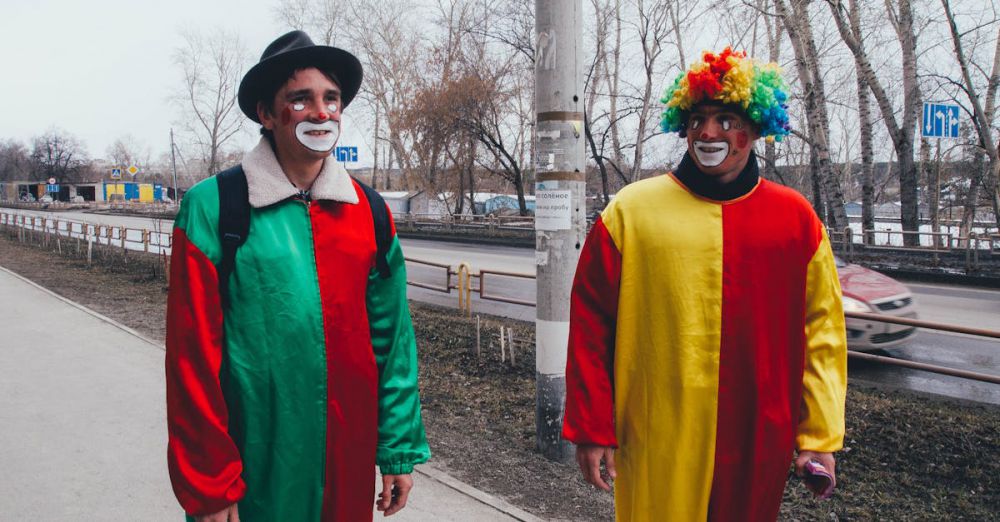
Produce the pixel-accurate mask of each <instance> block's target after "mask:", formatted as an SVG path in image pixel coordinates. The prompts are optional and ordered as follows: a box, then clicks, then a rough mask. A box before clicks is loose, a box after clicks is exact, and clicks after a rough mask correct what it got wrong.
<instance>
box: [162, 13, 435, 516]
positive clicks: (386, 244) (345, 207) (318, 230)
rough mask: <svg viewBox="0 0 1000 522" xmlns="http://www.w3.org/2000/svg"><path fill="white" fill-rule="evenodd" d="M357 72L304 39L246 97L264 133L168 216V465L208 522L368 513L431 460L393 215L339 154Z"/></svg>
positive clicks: (346, 58)
mask: <svg viewBox="0 0 1000 522" xmlns="http://www.w3.org/2000/svg"><path fill="white" fill-rule="evenodd" d="M362 77H363V73H362V67H361V62H360V61H359V60H358V59H357V58H356V57H354V55H352V54H351V53H349V52H347V51H345V50H343V49H338V48H336V47H329V46H321V45H315V44H314V43H313V42H312V40H310V39H309V37H308V36H307V35H306V34H305V33H303V32H301V31H293V32H290V33H288V34H285V35H283V36H281V37H279V38H278V39H277V40H275V41H274V42H273V43H271V45H269V46H268V47H267V49H265V51H264V54H263V55H262V56H261V59H260V62H259V63H257V64H256V65H255V66H254V67H252V68H251V69H250V70H249V71H247V73H246V75H245V76H244V77H243V80H242V82H241V83H240V87H239V94H238V100H239V106H240V109H241V110H242V111H243V113H244V114H246V115H247V117H248V118H250V119H251V120H253V121H255V122H257V123H260V125H261V134H262V137H261V139H260V142H259V143H258V144H257V146H256V147H254V148H253V149H252V150H250V151H248V152H247V153H246V154H245V155H244V157H243V162H242V164H241V165H237V166H236V167H233V168H232V169H229V170H227V171H224V172H222V173H220V174H218V175H217V176H214V177H212V178H209V179H206V180H203V181H201V182H200V183H198V184H196V185H195V186H194V187H192V188H191V190H190V191H188V193H187V194H186V195H185V197H184V200H183V201H182V204H181V208H180V211H179V212H178V215H177V219H176V220H175V222H174V223H175V229H174V235H173V245H172V253H171V268H170V269H171V280H170V282H171V284H170V291H169V295H168V308H167V343H166V344H167V356H166V374H167V417H168V431H169V444H168V463H169V469H170V478H171V482H172V485H173V488H174V492H175V494H176V496H177V499H178V500H179V501H180V504H181V506H182V507H183V508H184V511H185V512H186V513H187V514H188V516H189V519H194V520H198V521H212V522H215V521H233V520H242V521H244V522H252V521H273V520H288V521H299V520H301V521H305V520H324V521H333V520H352V521H354V520H371V518H372V505H373V502H374V501H375V495H374V491H373V490H372V484H373V483H374V481H375V465H378V466H379V467H380V468H381V472H382V476H383V479H382V482H383V488H382V492H381V494H380V496H379V499H378V502H377V507H378V509H379V510H380V511H384V512H385V514H386V515H391V514H393V513H395V512H397V511H399V510H400V509H402V508H403V507H404V506H405V505H406V500H407V495H408V493H409V491H410V488H411V487H412V485H413V482H412V479H411V478H410V473H411V472H412V470H413V466H414V465H415V464H419V463H422V462H426V461H427V459H428V458H429V457H430V451H429V449H428V447H427V441H426V436H425V434H424V427H423V422H422V420H421V413H420V399H419V397H418V393H417V389H418V388H417V369H416V344H415V337H414V334H413V326H412V323H411V320H410V313H409V309H408V306H407V301H406V272H405V268H404V265H403V263H404V260H403V254H402V251H401V250H400V246H399V241H398V239H397V238H396V237H395V227H394V226H393V224H392V217H391V215H389V214H388V211H387V210H386V208H385V203H384V201H382V200H381V198H380V197H379V196H378V193H377V192H375V191H374V190H372V189H370V188H368V187H366V186H364V185H362V184H360V183H359V182H357V181H355V180H353V179H352V178H351V177H350V176H349V175H348V173H347V171H346V170H345V169H344V167H343V165H342V164H340V163H338V162H337V161H335V160H334V158H333V157H332V156H331V152H332V151H333V149H334V147H335V146H336V143H337V141H338V139H339V137H340V133H341V114H342V111H343V110H344V109H345V108H346V107H347V106H348V105H349V104H350V103H351V101H352V100H353V99H354V97H355V96H356V95H357V93H358V90H359V89H360V87H361V81H362Z"/></svg>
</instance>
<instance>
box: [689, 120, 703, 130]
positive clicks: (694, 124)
mask: <svg viewBox="0 0 1000 522" xmlns="http://www.w3.org/2000/svg"><path fill="white" fill-rule="evenodd" d="M698 127H701V120H691V130H695V129H697V128H698Z"/></svg>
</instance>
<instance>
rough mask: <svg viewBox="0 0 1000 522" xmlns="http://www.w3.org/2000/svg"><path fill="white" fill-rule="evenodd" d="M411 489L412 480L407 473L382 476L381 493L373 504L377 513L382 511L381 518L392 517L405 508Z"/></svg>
mask: <svg viewBox="0 0 1000 522" xmlns="http://www.w3.org/2000/svg"><path fill="white" fill-rule="evenodd" d="M411 489H413V479H412V478H410V475H409V473H407V474H406V475H382V493H381V494H380V495H379V498H378V500H377V501H376V502H375V507H376V508H378V510H379V511H384V512H385V513H384V514H383V516H386V517H388V516H391V515H394V514H395V513H396V512H397V511H399V510H400V509H403V508H404V507H406V499H407V497H409V496H410V490H411Z"/></svg>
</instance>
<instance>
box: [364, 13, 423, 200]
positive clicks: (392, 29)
mask: <svg viewBox="0 0 1000 522" xmlns="http://www.w3.org/2000/svg"><path fill="white" fill-rule="evenodd" d="M413 10H414V6H412V5H411V4H410V3H409V2H404V1H401V0H358V1H356V2H352V3H351V4H349V8H348V13H349V20H350V23H345V27H347V28H348V30H349V32H350V38H351V42H352V43H353V44H354V45H356V46H357V49H358V51H359V52H358V58H359V59H360V60H361V62H362V64H363V65H364V69H365V81H364V83H363V84H362V86H361V92H360V93H359V98H360V99H361V100H363V101H364V103H366V104H367V105H368V106H369V107H371V108H372V111H373V112H374V113H375V114H377V115H378V119H379V124H380V125H379V126H380V127H383V128H385V129H386V134H387V135H386V136H382V135H376V136H375V144H374V146H378V143H379V142H381V141H383V140H384V141H385V142H386V143H387V144H388V146H389V148H390V151H391V156H390V159H393V158H394V159H395V162H396V163H397V164H398V165H399V166H400V167H401V168H402V169H403V170H404V172H405V175H406V177H407V180H408V181H407V184H408V188H413V187H414V186H415V183H414V181H413V178H414V177H415V176H418V175H420V174H422V173H421V172H419V169H418V168H417V167H416V165H414V158H413V157H412V150H411V147H410V146H409V145H408V143H410V137H409V136H407V135H406V134H405V132H404V130H403V129H402V125H401V123H402V118H403V115H404V113H405V109H406V106H407V104H409V103H410V102H412V100H413V96H414V93H415V92H417V91H418V90H419V88H420V86H421V84H422V77H421V75H420V63H421V59H422V57H424V56H425V55H424V53H425V52H426V48H425V47H424V46H423V45H422V43H421V36H420V34H418V33H416V32H415V31H413V30H412V28H411V27H409V26H408V25H407V24H406V20H408V15H410V14H411V13H412V12H413ZM388 167H389V168H390V169H391V168H392V162H391V161H390V162H389V165H388Z"/></svg>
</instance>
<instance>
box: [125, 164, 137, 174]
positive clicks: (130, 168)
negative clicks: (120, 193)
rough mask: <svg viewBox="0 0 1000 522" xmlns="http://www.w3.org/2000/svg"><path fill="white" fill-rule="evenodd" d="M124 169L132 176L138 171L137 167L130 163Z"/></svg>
mask: <svg viewBox="0 0 1000 522" xmlns="http://www.w3.org/2000/svg"><path fill="white" fill-rule="evenodd" d="M125 170H126V171H127V172H128V173H129V174H131V175H133V176H135V175H136V174H138V173H139V167H136V166H135V165H130V166H129V168H127V169H125Z"/></svg>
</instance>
